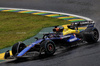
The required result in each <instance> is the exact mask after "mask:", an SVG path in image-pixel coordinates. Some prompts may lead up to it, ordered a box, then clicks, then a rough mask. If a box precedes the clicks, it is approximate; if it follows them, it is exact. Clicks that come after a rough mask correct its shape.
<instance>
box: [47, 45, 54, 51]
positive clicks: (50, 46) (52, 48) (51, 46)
mask: <svg viewBox="0 0 100 66" xmlns="http://www.w3.org/2000/svg"><path fill="white" fill-rule="evenodd" d="M47 49H48V51H50V52H52V51H54V46H53V45H52V44H51V43H49V44H48V47H47Z"/></svg>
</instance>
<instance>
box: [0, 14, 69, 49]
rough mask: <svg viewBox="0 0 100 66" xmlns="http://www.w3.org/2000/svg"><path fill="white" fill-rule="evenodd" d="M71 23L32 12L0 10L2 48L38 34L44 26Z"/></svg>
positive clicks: (0, 40)
mask: <svg viewBox="0 0 100 66" xmlns="http://www.w3.org/2000/svg"><path fill="white" fill-rule="evenodd" d="M67 23H70V22H68V21H66V20H59V19H57V18H50V17H45V16H39V15H32V14H19V13H11V12H0V49H2V48H5V47H9V46H12V45H13V44H14V43H16V42H18V41H24V40H26V39H28V38H30V37H32V36H34V35H36V34H37V33H38V32H39V31H40V30H41V29H42V28H45V27H50V26H55V25H63V24H67Z"/></svg>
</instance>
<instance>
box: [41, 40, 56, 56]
mask: <svg viewBox="0 0 100 66" xmlns="http://www.w3.org/2000/svg"><path fill="white" fill-rule="evenodd" d="M41 48H42V50H44V52H45V55H47V56H51V55H53V54H54V53H55V50H56V49H55V43H54V42H53V41H51V40H46V41H44V42H42V43H41Z"/></svg>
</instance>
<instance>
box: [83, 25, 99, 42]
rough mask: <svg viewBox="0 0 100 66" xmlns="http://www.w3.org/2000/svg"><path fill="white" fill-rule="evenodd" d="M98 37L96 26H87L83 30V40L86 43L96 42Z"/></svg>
mask: <svg viewBox="0 0 100 66" xmlns="http://www.w3.org/2000/svg"><path fill="white" fill-rule="evenodd" d="M98 39H99V32H98V30H97V29H96V28H94V27H93V28H87V29H86V30H85V31H84V40H85V41H87V42H88V43H96V42H97V41H98Z"/></svg>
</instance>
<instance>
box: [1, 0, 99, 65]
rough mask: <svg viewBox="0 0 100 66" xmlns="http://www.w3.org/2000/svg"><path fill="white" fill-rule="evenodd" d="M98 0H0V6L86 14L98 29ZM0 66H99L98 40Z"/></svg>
mask: <svg viewBox="0 0 100 66" xmlns="http://www.w3.org/2000/svg"><path fill="white" fill-rule="evenodd" d="M99 6H100V0H0V7H14V8H27V9H38V10H48V11H57V12H65V13H71V14H76V15H81V16H86V17H89V18H91V19H93V20H94V21H95V22H96V25H95V26H96V27H97V28H98V30H99V31H100V23H99V21H100V19H99V15H100V8H99ZM0 66H100V42H99V41H98V43H95V44H81V45H79V46H78V47H73V48H71V49H69V50H63V51H59V52H58V53H55V55H54V56H52V57H41V58H38V57H36V58H33V59H30V60H27V59H24V60H23V59H22V60H21V61H19V60H16V61H11V62H5V63H1V64H0Z"/></svg>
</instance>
